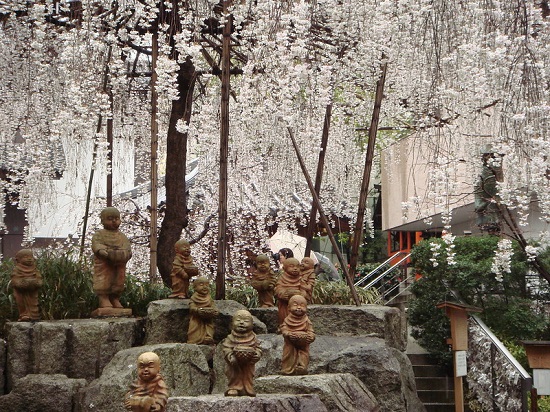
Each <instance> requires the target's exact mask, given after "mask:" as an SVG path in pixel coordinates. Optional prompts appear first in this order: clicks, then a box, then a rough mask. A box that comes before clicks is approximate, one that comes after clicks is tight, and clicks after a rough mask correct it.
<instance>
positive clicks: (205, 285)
mask: <svg viewBox="0 0 550 412" xmlns="http://www.w3.org/2000/svg"><path fill="white" fill-rule="evenodd" d="M193 289H194V292H193V295H192V296H191V301H190V302H189V329H188V331H187V343H194V344H197V345H210V344H212V343H214V319H215V317H216V316H218V313H219V312H218V309H217V308H216V304H215V303H214V300H212V297H211V296H210V282H209V281H208V279H206V278H204V277H202V276H201V277H198V278H197V279H195V281H194V282H193Z"/></svg>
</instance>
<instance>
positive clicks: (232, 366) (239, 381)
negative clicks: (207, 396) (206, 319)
mask: <svg viewBox="0 0 550 412" xmlns="http://www.w3.org/2000/svg"><path fill="white" fill-rule="evenodd" d="M253 326H254V323H253V319H252V315H251V314H250V312H249V311H247V310H244V309H242V310H238V311H236V312H235V313H234V314H233V319H232V322H231V333H230V334H229V335H228V336H227V338H225V340H224V341H223V355H224V358H225V362H226V368H225V374H226V376H227V379H228V380H229V382H228V387H227V390H226V391H225V396H256V392H255V391H254V386H253V380H254V370H255V365H256V362H258V361H259V360H260V357H261V356H262V351H261V349H260V343H259V342H258V340H257V339H256V334H255V333H254V331H253Z"/></svg>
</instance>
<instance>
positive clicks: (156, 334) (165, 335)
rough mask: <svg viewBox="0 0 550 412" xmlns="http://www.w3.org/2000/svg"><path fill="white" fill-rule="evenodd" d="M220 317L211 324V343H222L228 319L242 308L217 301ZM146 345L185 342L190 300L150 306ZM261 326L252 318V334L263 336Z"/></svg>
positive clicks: (157, 301) (160, 301)
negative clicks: (212, 338)
mask: <svg viewBox="0 0 550 412" xmlns="http://www.w3.org/2000/svg"><path fill="white" fill-rule="evenodd" d="M215 304H216V307H217V308H218V310H219V312H220V314H219V315H218V316H217V317H216V321H215V324H214V340H215V341H216V342H221V341H222V340H224V339H225V337H226V336H227V335H228V334H229V333H230V332H231V318H232V317H233V314H234V313H235V312H236V311H237V310H239V309H246V307H245V306H244V305H241V304H240V303H238V302H235V301H233V300H216V301H215ZM145 328H146V331H147V332H146V336H145V343H146V344H147V345H152V344H155V343H167V342H180V343H185V342H187V330H188V329H189V299H163V300H156V301H153V302H151V303H149V306H148V308H147V323H146V327H145ZM266 331H267V329H266V326H265V325H264V323H263V322H260V321H259V320H258V319H256V318H254V332H256V333H257V334H260V333H266Z"/></svg>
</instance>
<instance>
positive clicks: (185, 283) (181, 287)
mask: <svg viewBox="0 0 550 412" xmlns="http://www.w3.org/2000/svg"><path fill="white" fill-rule="evenodd" d="M174 249H175V250H176V256H175V257H174V262H173V263H172V272H171V273H170V279H171V280H172V294H171V295H170V296H168V297H169V298H180V299H187V293H188V292H189V281H190V279H191V278H192V277H193V276H197V275H198V274H199V269H198V268H197V267H196V266H195V265H194V263H193V258H192V257H191V244H190V243H189V242H188V241H187V240H185V239H180V240H178V241H177V242H176V244H175V245H174Z"/></svg>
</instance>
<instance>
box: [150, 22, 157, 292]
mask: <svg viewBox="0 0 550 412" xmlns="http://www.w3.org/2000/svg"><path fill="white" fill-rule="evenodd" d="M157 58H158V34H157V33H156V32H155V33H153V39H152V58H151V61H152V74H151V173H150V177H151V228H150V230H149V280H150V281H151V282H152V281H154V280H155V279H156V277H157V276H156V274H157V244H158V239H157V224H158V186H157V182H158V161H157V160H158V124H157V111H158V107H157V106H158V96H157V89H156V85H157V72H156V68H157Z"/></svg>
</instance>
